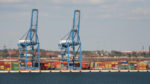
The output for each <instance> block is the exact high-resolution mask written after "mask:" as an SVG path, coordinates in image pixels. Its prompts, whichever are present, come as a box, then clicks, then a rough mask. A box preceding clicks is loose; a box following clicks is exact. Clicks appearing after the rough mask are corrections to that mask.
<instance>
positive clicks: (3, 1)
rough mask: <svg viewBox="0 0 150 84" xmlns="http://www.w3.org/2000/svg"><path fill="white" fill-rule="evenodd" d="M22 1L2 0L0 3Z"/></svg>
mask: <svg viewBox="0 0 150 84" xmlns="http://www.w3.org/2000/svg"><path fill="white" fill-rule="evenodd" d="M21 1H22V0H0V3H16V2H21Z"/></svg>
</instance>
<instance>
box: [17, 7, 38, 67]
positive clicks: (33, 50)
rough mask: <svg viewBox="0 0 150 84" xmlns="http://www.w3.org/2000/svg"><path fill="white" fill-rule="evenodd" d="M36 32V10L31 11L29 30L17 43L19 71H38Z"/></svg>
mask: <svg viewBox="0 0 150 84" xmlns="http://www.w3.org/2000/svg"><path fill="white" fill-rule="evenodd" d="M37 31H38V9H32V15H31V24H30V28H29V30H28V32H27V33H26V34H25V35H23V37H22V38H21V39H20V40H19V43H18V47H19V61H20V68H21V69H40V43H39V39H38V32H37Z"/></svg>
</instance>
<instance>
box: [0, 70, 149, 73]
mask: <svg viewBox="0 0 150 84" xmlns="http://www.w3.org/2000/svg"><path fill="white" fill-rule="evenodd" d="M50 72H51V73H55V72H57V73H58V72H63V73H67V72H72V73H77V72H91V73H93V72H150V70H37V71H36V70H31V71H14V70H10V71H6V70H0V73H50Z"/></svg>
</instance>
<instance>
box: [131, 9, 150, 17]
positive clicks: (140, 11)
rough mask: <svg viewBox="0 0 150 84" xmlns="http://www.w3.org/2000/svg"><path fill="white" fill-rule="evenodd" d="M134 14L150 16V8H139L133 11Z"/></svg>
mask: <svg viewBox="0 0 150 84" xmlns="http://www.w3.org/2000/svg"><path fill="white" fill-rule="evenodd" d="M132 13H134V14H142V15H149V14H150V9H149V8H137V9H135V10H133V11H132Z"/></svg>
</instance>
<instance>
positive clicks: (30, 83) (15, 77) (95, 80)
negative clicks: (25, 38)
mask: <svg viewBox="0 0 150 84" xmlns="http://www.w3.org/2000/svg"><path fill="white" fill-rule="evenodd" d="M149 77H150V73H149V72H79V73H78V72H76V73H71V72H68V73H67V72H66V73H62V72H61V73H57V72H56V73H4V74H0V84H150V78H149Z"/></svg>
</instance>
